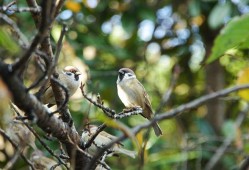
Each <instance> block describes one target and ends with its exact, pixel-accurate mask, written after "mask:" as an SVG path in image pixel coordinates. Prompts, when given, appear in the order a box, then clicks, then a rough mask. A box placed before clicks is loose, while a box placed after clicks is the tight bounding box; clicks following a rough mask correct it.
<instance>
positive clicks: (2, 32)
mask: <svg viewBox="0 0 249 170" xmlns="http://www.w3.org/2000/svg"><path fill="white" fill-rule="evenodd" d="M0 47H2V48H3V49H4V50H7V51H8V52H9V53H10V54H11V55H15V54H18V53H19V52H20V47H19V46H18V44H17V43H16V41H15V40H14V39H13V38H12V37H11V36H10V34H9V33H8V31H7V30H6V29H4V28H3V27H2V28H0Z"/></svg>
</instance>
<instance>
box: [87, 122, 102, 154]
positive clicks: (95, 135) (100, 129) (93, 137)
mask: <svg viewBox="0 0 249 170" xmlns="http://www.w3.org/2000/svg"><path fill="white" fill-rule="evenodd" d="M106 127H107V126H106V124H102V125H100V126H99V127H98V129H97V130H96V132H95V133H94V134H93V135H92V136H91V138H90V139H89V140H88V141H87V142H86V143H85V144H83V149H86V148H89V147H90V146H91V144H92V143H93V141H94V139H95V138H96V137H97V136H98V135H99V133H100V132H102V131H103V130H104V129H105V128H106Z"/></svg>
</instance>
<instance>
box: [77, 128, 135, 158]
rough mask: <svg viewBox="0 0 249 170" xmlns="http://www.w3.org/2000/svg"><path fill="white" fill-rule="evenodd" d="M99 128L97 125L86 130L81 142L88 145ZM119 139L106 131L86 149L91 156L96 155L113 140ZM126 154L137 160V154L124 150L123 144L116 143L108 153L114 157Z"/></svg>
mask: <svg viewBox="0 0 249 170" xmlns="http://www.w3.org/2000/svg"><path fill="white" fill-rule="evenodd" d="M97 129H98V127H97V126H95V125H89V126H88V128H86V129H85V130H84V131H83V132H82V135H81V140H82V141H83V142H84V143H87V142H88V141H89V140H90V139H91V137H92V136H93V135H94V134H95V133H96V132H97ZM116 138H117V137H116V136H113V135H111V134H109V133H107V132H105V131H101V132H100V133H99V134H98V135H97V137H96V138H95V139H94V140H93V142H92V143H91V145H90V147H88V148H87V149H86V151H87V152H88V153H89V154H91V155H95V154H97V152H98V151H99V149H101V148H103V147H105V146H106V145H108V144H109V143H111V142H112V141H113V140H115V139H116ZM119 153H122V154H125V155H127V156H130V157H132V158H135V156H136V152H135V151H130V150H127V149H124V148H123V145H122V144H121V143H115V144H114V145H113V146H112V147H111V148H109V149H108V151H107V156H113V155H115V154H119Z"/></svg>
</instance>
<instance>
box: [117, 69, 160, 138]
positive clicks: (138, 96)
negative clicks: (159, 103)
mask: <svg viewBox="0 0 249 170" xmlns="http://www.w3.org/2000/svg"><path fill="white" fill-rule="evenodd" d="M117 90H118V96H119V98H120V100H121V101H122V103H123V104H124V105H125V107H127V108H134V107H141V108H142V109H143V113H142V114H141V115H142V116H143V117H145V118H146V119H148V120H151V119H152V118H153V116H154V113H153V111H152V106H151V103H150V99H149V96H148V94H147V92H146V91H145V89H144V87H143V85H142V84H141V83H140V82H139V81H138V80H137V78H136V75H135V73H134V72H133V71H132V70H131V69H129V68H122V69H120V70H119V71H118V79H117ZM152 127H153V129H154V132H155V134H156V136H160V135H162V130H161V129H160V127H159V125H158V124H157V122H155V123H153V125H152Z"/></svg>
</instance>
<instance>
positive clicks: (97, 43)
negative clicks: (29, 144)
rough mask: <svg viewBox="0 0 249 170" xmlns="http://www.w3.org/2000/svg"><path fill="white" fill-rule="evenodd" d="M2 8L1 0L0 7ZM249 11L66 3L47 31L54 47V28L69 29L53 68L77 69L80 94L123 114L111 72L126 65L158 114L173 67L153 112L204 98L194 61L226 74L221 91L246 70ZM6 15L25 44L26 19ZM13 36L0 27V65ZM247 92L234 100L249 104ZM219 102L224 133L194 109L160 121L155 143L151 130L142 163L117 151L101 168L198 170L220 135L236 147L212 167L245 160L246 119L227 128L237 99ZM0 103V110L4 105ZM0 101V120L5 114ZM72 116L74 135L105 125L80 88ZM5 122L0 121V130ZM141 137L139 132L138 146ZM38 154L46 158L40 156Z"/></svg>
mask: <svg viewBox="0 0 249 170" xmlns="http://www.w3.org/2000/svg"><path fill="white" fill-rule="evenodd" d="M8 2H10V1H7V0H4V1H2V2H0V4H1V5H3V4H7V3H8ZM23 6H27V5H26V3H24V1H18V4H17V5H16V7H23ZM248 12H249V3H248V0H232V1H228V0H225V1H213V0H205V1H201V0H189V1H173V0H172V1H171V0H145V1H144V0H135V1H131V0H125V1H122V0H109V1H101V0H82V1H79V0H75V1H73V0H68V1H66V3H65V6H64V8H63V10H62V11H61V13H60V15H59V17H58V18H57V22H56V23H54V27H53V28H52V34H51V35H52V38H53V40H54V41H53V42H52V43H53V45H54V47H55V44H56V41H57V40H58V35H59V33H60V29H61V24H62V23H63V24H67V25H68V27H69V31H68V32H67V35H66V38H65V41H64V44H63V49H62V53H61V57H60V61H59V63H60V65H59V67H60V68H63V66H64V65H71V64H73V65H77V66H78V65H79V66H78V67H80V68H81V71H82V72H83V73H85V74H87V77H88V79H87V78H86V76H85V81H86V79H87V81H86V86H87V87H86V88H87V92H88V93H89V94H88V95H89V96H92V97H93V98H96V94H98V93H99V94H100V95H101V98H102V100H103V101H104V104H105V105H106V106H109V107H111V108H113V109H115V110H117V111H121V110H122V109H123V108H124V106H123V105H122V103H121V101H120V100H119V99H118V96H117V91H116V79H117V70H118V69H120V68H122V67H129V68H131V69H133V70H134V72H135V73H136V75H137V78H138V79H139V80H140V81H141V83H142V84H143V85H144V87H145V89H146V90H147V92H148V94H149V95H150V99H151V101H152V106H153V108H154V110H156V108H157V107H158V106H159V104H160V101H161V100H162V96H163V94H164V93H165V91H166V90H167V88H168V86H169V84H170V77H171V75H172V68H173V66H174V65H175V64H178V65H179V66H180V67H181V73H180V76H179V79H178V81H177V85H176V87H175V89H174V91H173V94H172V96H171V98H170V101H169V103H168V104H167V106H165V107H164V108H163V109H162V111H161V112H165V111H167V110H169V109H171V108H174V107H176V106H179V105H181V104H184V103H187V102H189V101H191V100H193V99H197V98H198V97H200V96H201V95H203V94H205V86H206V84H205V83H206V82H205V68H204V67H201V62H202V61H206V64H209V63H210V62H212V61H214V60H218V61H219V62H220V63H221V65H222V67H223V68H224V70H225V75H224V78H225V82H226V87H228V86H232V85H235V84H236V82H235V80H236V77H237V74H238V73H239V71H241V70H242V69H244V68H245V67H248V65H249V64H248V63H249V59H248V52H249V51H248V43H249V35H248V30H249V29H248V24H249V22H248V19H249V18H248V17H249V16H248V14H247V13H248ZM5 14H7V15H8V16H9V17H11V18H12V19H13V20H14V21H15V22H16V23H17V25H18V27H19V28H20V30H21V31H22V32H23V33H24V34H25V35H26V36H27V38H28V39H29V40H30V41H31V40H32V37H33V36H34V33H35V32H36V31H35V26H34V23H33V22H32V17H31V15H30V14H29V13H14V12H8V11H5ZM0 24H2V22H1V23H0ZM5 27H7V26H6V25H5ZM221 28H222V29H221ZM220 30H221V31H220ZM219 32H220V33H219ZM13 37H15V35H13ZM13 37H12V36H10V31H9V30H5V29H3V28H1V29H0V52H1V54H3V55H1V56H0V58H1V60H6V61H8V56H11V55H15V54H17V53H18V52H19V50H20V49H19V47H18V46H17V44H16V42H15V41H14V40H13ZM214 38H216V40H215V41H214ZM210 44H211V47H212V53H211V55H210V57H209V58H208V59H207V60H206V58H207V57H208V56H207V55H209V54H210V53H209V51H208V50H207V48H208V47H209V45H210ZM10 49H11V50H10ZM2 52H4V53H2ZM6 56H7V57H6ZM8 62H9V61H8ZM31 68H32V69H30V70H32V71H27V72H26V73H25V74H26V77H27V80H26V82H27V84H28V83H31V82H32V81H33V80H32V81H31V80H30V79H28V78H30V77H36V76H37V75H35V74H36V72H35V71H33V69H35V67H34V66H31ZM214 74H216V73H215V72H214ZM248 75H249V73H248V71H247V73H245V74H244V76H242V77H241V76H240V78H239V80H238V84H241V83H244V82H248V79H247V78H248V77H247V78H246V76H248ZM245 79H246V81H244V80H245ZM30 81H31V82H30ZM0 83H1V81H0ZM1 86H3V85H1V84H0V87H1ZM5 91H6V90H2V89H1V88H0V99H1V98H2V96H1V93H3V92H4V93H6V92H5ZM245 92H246V91H241V92H240V93H239V94H240V96H241V94H242V96H245V97H246V98H248V95H247V94H245ZM4 98H5V96H4ZM224 100H225V102H226V105H227V110H226V116H225V121H224V124H223V125H222V134H219V135H217V134H216V133H215V131H214V129H213V127H212V126H211V125H210V124H209V123H208V121H207V120H206V114H207V109H206V107H205V106H201V107H199V108H196V109H194V110H191V111H189V112H187V113H184V114H182V115H181V116H178V117H176V118H174V119H169V120H166V121H162V122H160V126H161V128H162V130H163V133H164V135H163V136H162V137H160V138H157V137H155V136H154V134H152V133H151V135H150V136H149V140H148V143H147V145H146V150H145V157H144V163H142V161H141V159H140V158H139V157H137V158H136V159H131V158H128V157H125V156H123V155H120V158H116V157H112V158H108V159H107V164H108V165H110V166H111V167H112V168H113V169H121V168H122V169H129V170H132V169H138V168H143V169H145V170H150V169H158V170H167V169H203V168H204V167H205V165H206V163H207V162H208V161H209V160H210V158H211V157H212V156H213V154H214V153H215V151H216V150H217V148H218V147H219V146H220V145H221V144H222V142H223V141H224V140H225V138H226V137H233V138H234V143H233V144H232V145H231V146H230V147H229V149H228V151H227V152H225V154H224V155H223V156H222V158H221V160H220V161H219V164H218V166H219V167H220V169H234V168H237V167H238V165H239V164H240V162H241V161H242V160H243V156H244V155H247V154H248V152H249V146H248V144H247V142H246V140H247V138H248V135H247V133H248V132H247V131H248V130H247V129H248V120H246V121H245V123H243V124H242V126H241V127H240V128H238V129H235V128H234V120H235V118H236V117H237V115H238V112H239V111H240V110H241V109H242V107H243V105H244V103H243V102H244V101H242V100H241V99H240V98H238V97H237V96H236V95H234V94H232V95H230V96H229V99H224ZM0 102H1V103H0V104H1V105H3V104H2V103H3V102H2V100H1V101H0ZM1 105H0V109H1V110H0V114H1V117H2V116H3V114H9V112H7V111H6V108H5V107H2V106H1ZM70 111H71V113H72V116H73V119H74V122H75V125H76V127H77V129H78V130H79V131H81V130H82V129H83V127H84V125H85V124H86V123H89V122H91V123H94V124H100V123H102V122H104V121H107V120H108V119H106V118H103V113H102V111H101V110H99V109H97V108H96V107H94V106H92V105H90V104H89V103H88V102H87V101H86V100H84V99H83V98H82V96H81V94H80V92H79V93H78V94H76V97H74V98H72V100H71V101H70ZM159 114H160V113H159ZM4 121H5V120H4V119H1V125H2V123H3V122H4ZM121 121H122V122H123V123H124V124H126V125H128V126H130V127H134V126H136V125H138V124H142V123H144V122H145V121H147V120H145V119H144V118H143V117H142V116H132V117H130V118H125V119H122V120H121ZM109 125H111V127H109V128H107V131H109V132H110V133H112V134H115V135H119V134H120V133H121V132H120V131H119V130H117V129H115V128H114V127H116V126H118V125H115V124H109ZM144 132H145V131H143V132H142V133H141V134H138V135H137V138H138V143H139V144H140V145H141V143H142V142H143V136H144V134H143V133H144ZM39 133H41V132H39ZM3 142H4V140H3V139H2V138H0V146H3ZM36 143H37V145H38V147H39V148H42V147H41V146H39V143H38V142H36ZM47 143H48V144H49V146H50V147H51V148H54V150H56V153H58V152H59V149H58V143H57V142H56V141H53V142H47ZM124 145H125V147H126V148H127V149H135V150H138V148H137V147H136V145H135V144H134V143H133V142H132V141H131V140H126V141H124ZM2 148H3V147H1V148H0V149H1V150H2ZM0 153H1V152H0ZM238 153H239V154H238ZM11 154H13V153H10V155H11ZM7 155H8V154H7ZM46 155H49V154H48V153H47V152H46ZM6 159H7V157H4V155H2V154H0V166H2V165H4V164H5V163H6ZM24 165H25V163H24V162H23V160H21V159H20V160H19V161H18V164H16V165H15V168H17V169H21V168H23V169H25V168H26V167H24Z"/></svg>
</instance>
